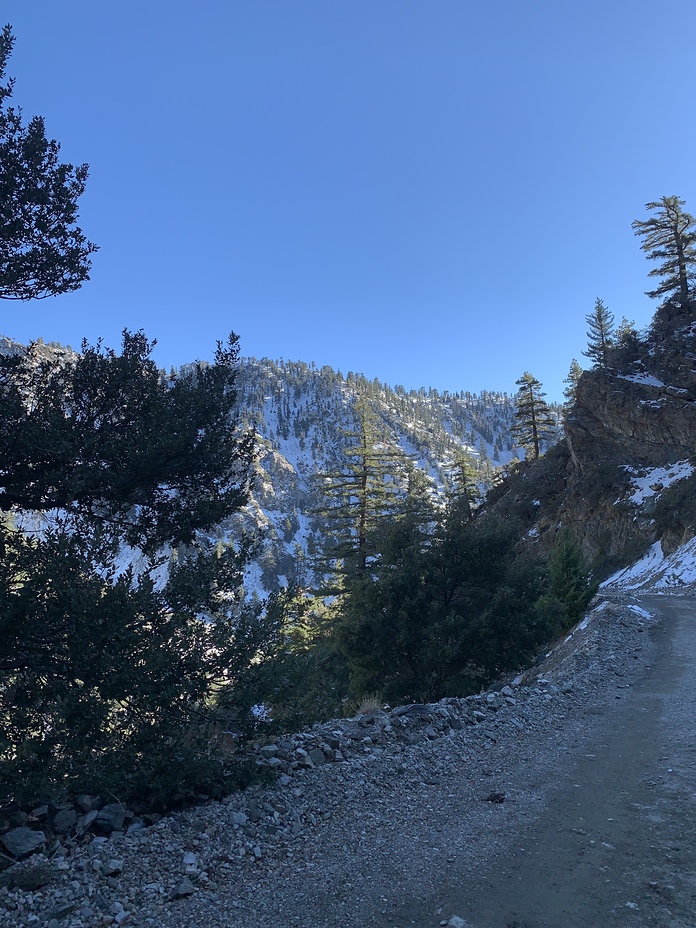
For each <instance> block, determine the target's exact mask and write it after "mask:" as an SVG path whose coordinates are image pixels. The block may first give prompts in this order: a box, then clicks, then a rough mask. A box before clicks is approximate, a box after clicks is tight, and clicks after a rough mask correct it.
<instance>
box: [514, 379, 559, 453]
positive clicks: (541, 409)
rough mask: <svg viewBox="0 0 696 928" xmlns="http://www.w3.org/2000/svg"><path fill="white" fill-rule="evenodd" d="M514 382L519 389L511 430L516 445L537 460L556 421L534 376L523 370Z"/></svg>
mask: <svg viewBox="0 0 696 928" xmlns="http://www.w3.org/2000/svg"><path fill="white" fill-rule="evenodd" d="M515 383H516V384H517V386H518V387H519V390H518V392H517V394H516V396H515V424H514V425H513V426H512V429H511V431H512V434H513V435H514V436H515V439H516V441H517V443H518V445H520V446H521V447H522V448H524V449H525V451H526V452H527V455H531V456H532V458H533V459H534V460H535V461H537V460H538V459H539V455H540V454H541V444H542V442H543V441H544V440H545V439H547V438H549V437H551V435H552V434H553V429H554V427H555V425H556V423H555V421H554V419H553V416H552V415H551V410H550V409H549V407H548V404H547V403H546V401H545V400H544V396H545V395H546V394H545V393H542V392H541V383H540V382H539V381H538V380H537V379H536V377H534V376H532V374H530V373H529V371H525V372H524V374H523V375H522V376H521V377H520V379H519V380H516V381H515Z"/></svg>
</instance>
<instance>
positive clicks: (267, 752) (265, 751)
mask: <svg viewBox="0 0 696 928" xmlns="http://www.w3.org/2000/svg"><path fill="white" fill-rule="evenodd" d="M277 753H278V745H277V744H266V745H264V746H263V747H262V748H261V750H260V751H259V754H260V755H261V757H265V758H266V760H270V759H271V757H275V756H276V754H277Z"/></svg>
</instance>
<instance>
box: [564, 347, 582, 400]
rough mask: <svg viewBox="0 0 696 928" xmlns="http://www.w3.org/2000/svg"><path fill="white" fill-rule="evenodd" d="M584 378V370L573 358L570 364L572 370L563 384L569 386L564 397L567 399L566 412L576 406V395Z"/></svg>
mask: <svg viewBox="0 0 696 928" xmlns="http://www.w3.org/2000/svg"><path fill="white" fill-rule="evenodd" d="M581 377H582V368H581V367H580V365H579V364H578V362H577V361H576V360H575V358H573V360H572V361H571V362H570V370H569V371H568V376H567V377H566V378H565V380H564V381H563V383H566V384H568V386H567V387H565V389H564V390H563V396H564V397H565V403H564V409H565V411H566V412H568V411H569V410H571V409H572V408H573V406H574V405H575V393H576V390H577V387H578V382H579V381H580V378H581Z"/></svg>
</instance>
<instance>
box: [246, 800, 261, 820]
mask: <svg viewBox="0 0 696 928" xmlns="http://www.w3.org/2000/svg"><path fill="white" fill-rule="evenodd" d="M262 817H263V810H262V809H260V808H259V807H258V806H257V805H256V804H255V803H253V802H252V803H250V804H249V821H250V822H252V823H253V824H256V822H258V821H259V820H260V819H261V818H262Z"/></svg>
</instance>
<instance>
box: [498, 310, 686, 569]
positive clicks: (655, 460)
mask: <svg viewBox="0 0 696 928" xmlns="http://www.w3.org/2000/svg"><path fill="white" fill-rule="evenodd" d="M610 363H611V365H612V366H610V367H606V368H597V369H594V370H590V371H585V372H584V373H583V374H582V377H581V378H580V381H579V383H578V384H577V391H576V399H575V403H574V405H573V407H572V409H571V410H570V411H569V413H568V415H567V417H566V420H565V440H564V441H563V442H562V443H559V444H558V445H557V446H556V447H555V448H553V449H551V450H550V452H549V453H548V454H547V455H546V456H545V457H544V458H542V459H541V460H540V461H539V462H538V463H537V464H536V465H534V466H530V465H524V464H523V465H521V466H520V467H519V468H517V471H516V473H515V474H514V475H513V476H512V477H511V479H510V480H508V481H506V482H505V484H504V485H503V486H502V487H501V488H500V489H499V490H498V491H496V493H495V494H494V496H493V499H492V500H491V505H494V506H496V507H498V508H499V509H501V510H503V511H506V510H508V511H510V512H513V511H514V513H515V514H516V515H517V516H521V517H522V518H523V519H524V520H525V521H526V525H527V531H528V535H529V537H530V539H531V540H532V542H533V543H535V544H539V545H542V546H545V547H549V546H550V544H551V543H552V542H553V539H554V538H555V537H556V535H557V533H558V530H559V529H560V528H561V527H569V528H570V529H571V530H572V531H573V533H574V534H575V536H576V537H577V538H578V539H579V540H580V541H581V543H582V545H583V548H584V550H585V552H586V554H587V555H588V556H589V557H590V558H592V559H593V560H594V562H595V564H596V566H597V568H598V569H599V571H600V573H604V574H605V575H606V573H608V572H610V571H611V570H614V569H616V568H619V567H624V566H625V565H626V564H627V563H630V562H631V561H633V560H635V559H636V558H637V557H639V556H640V555H642V554H643V553H644V552H645V551H646V550H647V549H648V548H649V547H650V546H651V545H653V544H655V543H656V542H659V543H660V545H661V550H662V551H663V553H665V554H669V553H671V552H672V551H674V550H675V549H676V548H677V547H678V546H679V545H681V544H683V543H684V542H686V541H688V540H689V539H690V538H691V537H692V536H693V535H694V534H696V494H695V493H694V490H695V489H696V477H694V469H693V467H692V465H691V463H690V462H692V461H694V460H696V323H694V322H693V321H690V320H688V319H685V318H684V317H683V315H681V314H675V313H674V312H673V311H672V312H670V309H669V307H667V308H664V307H663V308H662V309H661V310H660V311H659V312H658V314H657V315H656V317H655V320H654V322H653V325H652V327H651V328H650V330H649V331H648V333H647V334H646V335H645V337H643V338H634V339H632V340H631V342H630V344H625V345H619V346H618V348H617V349H616V350H615V351H614V353H613V355H612V358H611V361H610Z"/></svg>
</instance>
